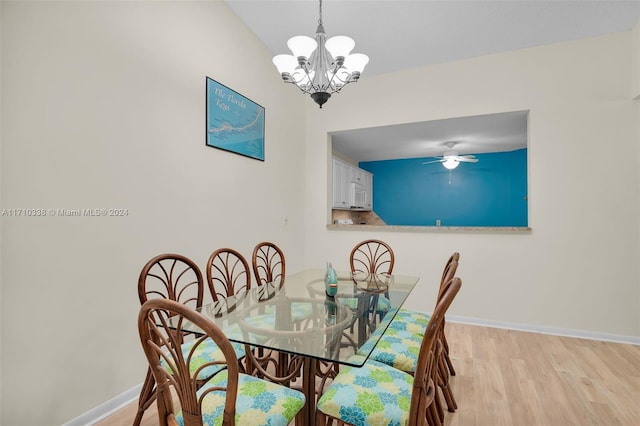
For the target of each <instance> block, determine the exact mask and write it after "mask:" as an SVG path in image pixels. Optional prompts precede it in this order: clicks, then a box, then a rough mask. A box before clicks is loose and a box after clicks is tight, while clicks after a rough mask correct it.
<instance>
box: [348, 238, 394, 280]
mask: <svg viewBox="0 0 640 426" xmlns="http://www.w3.org/2000/svg"><path fill="white" fill-rule="evenodd" d="M394 263H395V255H394V253H393V250H392V249H391V247H390V246H389V244H387V243H385V242H384V241H381V240H364V241H361V242H359V243H358V244H356V245H355V246H354V247H353V249H352V250H351V254H350V255H349V265H350V266H351V272H353V273H365V274H367V273H368V274H380V273H386V274H391V273H392V272H393V265H394Z"/></svg>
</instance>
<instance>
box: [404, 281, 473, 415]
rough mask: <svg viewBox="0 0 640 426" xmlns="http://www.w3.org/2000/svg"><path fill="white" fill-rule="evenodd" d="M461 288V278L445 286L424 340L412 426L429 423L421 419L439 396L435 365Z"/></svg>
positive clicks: (417, 372) (414, 386)
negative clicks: (447, 319) (447, 318)
mask: <svg viewBox="0 0 640 426" xmlns="http://www.w3.org/2000/svg"><path fill="white" fill-rule="evenodd" d="M461 285H462V280H461V279H460V278H458V277H455V278H452V279H450V280H449V281H448V282H447V283H446V284H445V286H444V290H443V293H442V297H441V298H440V299H439V300H438V302H437V303H436V306H435V309H434V311H433V313H432V314H431V318H430V319H429V323H428V324H427V328H426V330H425V333H424V336H423V337H422V343H421V344H420V353H419V354H418V362H417V364H416V371H415V374H414V380H413V388H412V391H411V409H410V413H411V414H410V419H409V425H410V426H414V425H423V424H425V421H424V417H420V416H424V415H425V413H427V408H428V406H429V404H431V402H432V401H433V398H434V394H435V384H436V383H437V377H436V374H437V369H436V367H437V366H436V364H435V363H436V360H437V358H438V356H439V353H440V351H441V350H442V347H441V346H442V343H441V342H440V340H439V337H440V330H441V326H442V321H443V320H444V316H445V313H446V312H447V310H448V309H449V306H451V303H452V302H453V299H454V298H455V297H456V294H458V291H459V290H460V286H461Z"/></svg>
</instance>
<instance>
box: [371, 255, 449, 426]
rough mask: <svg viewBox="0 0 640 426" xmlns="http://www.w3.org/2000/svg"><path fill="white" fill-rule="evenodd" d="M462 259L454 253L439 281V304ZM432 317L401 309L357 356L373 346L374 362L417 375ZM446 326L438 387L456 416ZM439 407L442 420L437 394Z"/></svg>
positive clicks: (443, 323)
mask: <svg viewBox="0 0 640 426" xmlns="http://www.w3.org/2000/svg"><path fill="white" fill-rule="evenodd" d="M459 259H460V254H459V253H457V252H455V253H453V254H452V255H451V256H450V257H449V259H448V260H447V262H446V264H445V267H444V269H443V272H442V277H441V279H440V285H439V287H438V297H437V299H436V300H440V299H441V298H442V297H443V292H444V289H445V286H446V284H447V283H448V282H449V281H450V280H451V279H452V278H453V277H454V276H455V274H456V271H457V269H458V260H459ZM430 317H431V316H430V315H429V314H426V313H423V312H418V311H411V310H407V309H404V308H403V309H400V310H399V311H398V312H397V313H396V315H395V317H394V318H393V320H392V321H391V322H390V323H389V324H388V327H384V326H383V327H378V328H377V329H376V331H375V332H374V333H373V335H372V336H371V337H370V339H369V340H368V341H367V342H366V343H365V344H364V345H363V347H362V348H360V349H359V351H358V352H359V353H369V352H371V346H373V345H375V348H374V349H373V351H372V352H371V359H374V360H376V361H379V362H383V363H385V364H388V365H390V366H392V367H394V368H397V369H399V370H402V371H405V372H407V373H409V374H414V372H415V369H416V366H417V362H418V354H419V350H420V345H421V343H422V337H423V335H424V332H425V330H426V327H427V324H428V323H429V319H430ZM444 325H445V320H444V319H443V320H442V324H441V327H440V332H439V336H438V338H439V340H440V342H441V343H442V351H441V352H440V356H439V358H438V362H437V371H438V380H437V381H436V384H437V385H438V388H439V389H440V391H441V392H442V396H443V397H444V399H445V402H446V404H447V409H448V410H449V411H450V412H453V411H455V410H456V409H457V407H458V405H457V403H456V400H455V398H454V396H453V392H452V390H451V388H450V387H449V375H450V373H451V371H453V364H452V362H451V359H450V357H449V346H448V343H447V340H446V335H445V332H444ZM378 339H379V340H378ZM376 342H377V343H376ZM436 406H437V408H438V412H439V413H440V417H441V418H443V417H444V412H443V410H442V405H441V403H440V399H439V397H438V395H437V394H436Z"/></svg>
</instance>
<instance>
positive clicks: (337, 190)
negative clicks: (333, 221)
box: [332, 158, 351, 210]
mask: <svg viewBox="0 0 640 426" xmlns="http://www.w3.org/2000/svg"><path fill="white" fill-rule="evenodd" d="M332 167H333V208H334V209H340V210H348V209H349V206H350V194H349V183H350V180H351V166H350V165H349V164H348V163H345V162H344V161H341V160H338V159H336V158H334V159H333V162H332Z"/></svg>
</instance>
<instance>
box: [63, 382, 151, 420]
mask: <svg viewBox="0 0 640 426" xmlns="http://www.w3.org/2000/svg"><path fill="white" fill-rule="evenodd" d="M141 389H142V383H141V384H139V385H138V386H136V387H133V388H131V389H129V390H127V391H124V392H122V393H121V394H120V395H116V396H115V397H114V398H111V399H110V400H108V401H106V402H103V403H102V404H100V405H98V406H97V407H95V408H92V409H91V410H89V411H87V412H86V413H84V414H82V415H80V416H78V417H76V418H75V419H72V420H69V421H68V422H67V423H65V424H64V425H63V426H89V425H93V424H96V423H97V422H99V421H100V420H103V419H105V418H107V417H109V416H110V415H112V414H113V413H115V412H117V411H118V410H121V409H122V408H124V407H126V406H127V405H129V404H131V403H132V402H133V401H135V400H136V399H138V396H140V390H141Z"/></svg>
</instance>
